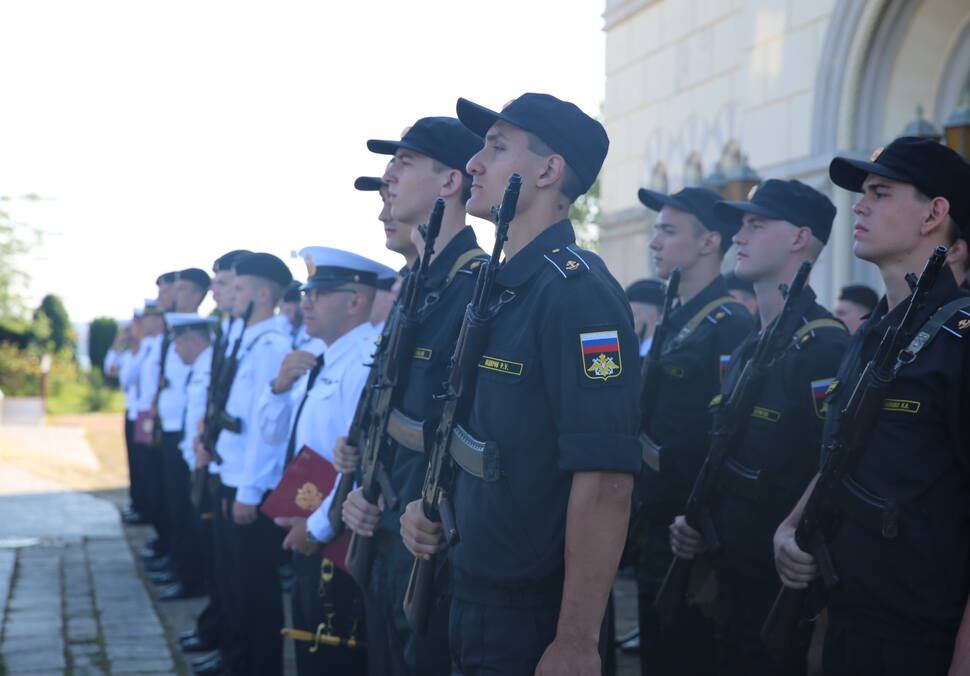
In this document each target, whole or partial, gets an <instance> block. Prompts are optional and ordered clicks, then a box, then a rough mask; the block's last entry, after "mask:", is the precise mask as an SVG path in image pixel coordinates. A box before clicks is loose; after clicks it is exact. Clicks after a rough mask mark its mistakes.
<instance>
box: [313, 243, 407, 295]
mask: <svg viewBox="0 0 970 676" xmlns="http://www.w3.org/2000/svg"><path fill="white" fill-rule="evenodd" d="M300 257H301V258H302V259H303V261H304V262H305V263H306V269H307V281H306V284H304V285H303V286H302V287H301V288H302V289H332V288H334V287H337V286H340V285H342V284H349V283H357V284H366V285H368V286H373V287H378V288H385V285H386V283H387V281H388V280H390V281H391V282H392V283H393V280H394V278H395V277H396V276H397V272H395V271H394V270H393V269H392V268H389V267H388V266H386V265H384V264H382V263H378V262H377V261H374V260H371V259H370V258H366V257H364V256H361V255H359V254H355V253H352V252H350V251H344V250H343V249H334V248H331V247H328V246H307V247H304V248H302V249H300Z"/></svg>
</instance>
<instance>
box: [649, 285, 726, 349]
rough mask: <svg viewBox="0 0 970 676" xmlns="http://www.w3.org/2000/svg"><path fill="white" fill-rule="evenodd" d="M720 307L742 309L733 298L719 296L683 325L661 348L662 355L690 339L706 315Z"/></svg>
mask: <svg viewBox="0 0 970 676" xmlns="http://www.w3.org/2000/svg"><path fill="white" fill-rule="evenodd" d="M721 305H725V306H726V305H737V306H739V307H744V306H743V305H741V303H739V302H738V301H737V300H736V299H735V298H734V296H721V297H720V298H715V299H714V300H712V301H711V302H710V303H708V304H707V305H705V306H704V307H702V308H701V309H700V310H698V311H697V313H696V314H695V315H694V316H693V317H691V318H690V320H689V321H688V322H687V323H686V324H684V328H682V329H681V330H680V331H678V332H677V335H675V336H674V337H673V338H671V339H670V342H669V343H667V344H666V345H664V346H663V352H664V353H667V352H671V351H673V350H676V349H677V348H678V347H680V346H681V345H682V344H683V342H684V341H685V340H687V339H688V338H690V336H691V334H693V333H694V331H696V330H697V327H699V326H700V325H701V322H703V321H704V320H705V319H706V318H707V317H708V315H710V314H711V312H713V311H714V310H715V309H716V308H717V307H719V306H721ZM724 310H725V311H726V312H727V313H728V314H731V311H730V310H728V309H727V308H726V307H725V308H724Z"/></svg>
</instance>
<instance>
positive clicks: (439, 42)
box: [0, 0, 605, 321]
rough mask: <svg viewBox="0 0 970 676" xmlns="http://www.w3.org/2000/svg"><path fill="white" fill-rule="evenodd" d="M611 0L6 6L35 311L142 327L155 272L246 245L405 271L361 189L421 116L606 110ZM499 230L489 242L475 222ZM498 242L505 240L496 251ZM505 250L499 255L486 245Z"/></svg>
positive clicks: (8, 147) (3, 111)
mask: <svg viewBox="0 0 970 676" xmlns="http://www.w3.org/2000/svg"><path fill="white" fill-rule="evenodd" d="M602 11H603V2H602V1H601V0H491V1H490V2H488V3H472V2H462V1H460V0H411V1H410V2H405V1H402V0H370V1H363V0H358V1H356V2H324V1H323V0H317V1H315V2H309V1H306V2H301V1H296V0H273V1H272V2H270V1H269V0H264V1H262V2H255V1H244V0H236V1H233V2H221V1H209V0H192V1H191V2H183V1H181V0H166V1H164V2H161V1H148V0H143V1H140V0H118V1H114V2H110V1H106V0H87V1H85V2H76V1H75V0H64V1H61V2H53V1H45V0H5V1H4V2H3V3H0V195H5V196H13V197H16V196H19V195H24V194H30V193H34V194H37V195H40V196H41V197H42V198H43V199H41V200H39V201H35V202H29V201H23V200H16V199H15V200H12V201H9V202H5V203H4V204H3V208H5V209H6V210H7V211H8V212H9V213H10V214H11V216H12V217H13V218H14V219H15V220H18V221H21V222H25V223H28V224H29V225H31V226H34V227H37V228H40V229H41V230H43V231H44V232H45V237H44V244H43V245H42V246H41V247H39V248H38V249H36V250H35V251H33V252H32V253H31V254H30V255H29V256H28V257H26V258H25V259H24V260H23V261H22V262H21V263H22V267H23V268H24V269H25V270H26V271H27V272H28V273H30V274H31V276H32V281H31V284H30V288H29V292H28V298H29V300H30V302H31V304H32V305H33V304H36V303H37V301H39V299H40V298H41V297H42V296H43V295H44V294H46V293H56V294H58V295H60V296H61V297H62V298H63V299H64V302H65V304H66V306H67V309H68V312H69V313H70V315H71V318H72V319H73V320H80V321H87V320H90V319H91V318H93V317H96V316H113V317H119V318H120V317H127V316H130V313H131V310H132V308H133V307H135V306H136V305H140V304H141V302H142V300H143V299H144V298H146V297H151V296H154V292H155V287H154V280H155V277H156V276H157V275H158V274H159V273H161V272H164V271H167V270H176V269H181V268H186V267H200V268H203V269H205V270H207V271H208V270H210V269H211V265H212V261H213V260H214V259H215V258H216V257H218V256H219V255H221V254H223V253H225V252H226V251H228V250H230V249H235V248H248V249H252V250H256V251H268V252H270V253H274V254H276V255H277V256H280V257H281V258H283V259H284V260H285V261H287V262H288V263H289V264H290V265H291V268H292V269H293V272H294V274H295V275H296V276H298V277H305V274H306V270H305V268H304V267H303V265H302V263H301V262H300V261H299V260H296V259H292V258H291V252H294V251H296V250H298V249H300V248H302V247H303V246H310V245H321V246H333V247H338V248H343V249H349V250H352V251H355V252H358V253H360V254H363V255H365V256H369V257H372V258H374V259H376V260H379V261H381V262H383V263H386V264H388V265H391V266H393V267H400V265H401V263H402V259H401V258H400V257H399V256H397V255H396V254H393V253H391V252H389V251H387V250H386V249H385V248H384V237H383V231H382V229H381V228H380V225H379V222H378V221H377V214H378V212H379V211H380V199H379V197H378V196H377V195H376V194H375V193H362V192H358V191H356V190H354V188H353V180H354V178H355V177H357V176H360V175H380V174H381V173H382V171H383V168H384V164H385V161H386V158H385V157H384V156H379V155H374V154H372V153H370V152H368V151H367V149H366V147H365V142H366V140H367V139H368V138H388V139H396V138H399V137H400V134H401V132H402V130H403V129H404V128H405V127H406V126H408V125H410V124H412V123H413V122H414V121H415V120H416V119H418V118H420V117H425V116H429V115H454V110H455V100H456V99H457V98H458V97H459V96H463V97H465V98H468V99H471V100H472V101H475V102H478V103H481V104H483V105H486V106H488V107H491V108H501V107H502V105H504V104H505V103H506V102H507V101H509V100H510V99H512V98H514V97H516V96H518V95H519V94H521V93H523V92H526V91H539V92H548V93H551V94H554V95H556V96H559V97H560V98H563V99H567V100H570V101H573V102H574V103H576V104H577V105H579V106H580V107H581V108H583V109H584V110H586V111H587V112H589V113H591V114H594V115H595V114H596V113H597V112H598V110H599V106H600V102H601V101H602V97H603V88H604V81H605V76H604V49H605V47H604V44H605V43H604V34H603V32H602V23H603V22H602V18H601V14H602ZM476 230H477V231H478V232H479V233H480V237H482V235H485V236H488V234H489V233H490V230H488V228H487V227H486V226H484V224H480V225H479V226H478V227H476ZM490 244H491V241H490V240H488V245H490ZM488 245H487V246H486V247H485V248H486V249H487V248H488Z"/></svg>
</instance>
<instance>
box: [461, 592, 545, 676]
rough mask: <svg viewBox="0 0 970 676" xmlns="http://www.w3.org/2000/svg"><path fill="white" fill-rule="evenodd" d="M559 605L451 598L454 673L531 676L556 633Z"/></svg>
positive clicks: (462, 674) (488, 675)
mask: <svg viewBox="0 0 970 676" xmlns="http://www.w3.org/2000/svg"><path fill="white" fill-rule="evenodd" d="M558 619H559V608H557V607H556V608H546V609H534V608H507V607H500V606H489V605H484V604H481V603H472V602H469V601H462V600H459V599H452V601H451V616H450V621H449V624H448V635H449V640H450V642H451V652H452V660H453V665H454V667H453V669H454V670H453V672H452V673H453V674H455V676H499V675H501V676H532V675H533V674H534V673H535V669H536V666H537V665H538V664H539V660H540V659H542V654H543V653H544V652H545V650H546V648H547V647H548V646H549V644H550V643H552V640H553V639H554V638H555V637H556V621H557V620H558Z"/></svg>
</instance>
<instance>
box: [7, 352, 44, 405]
mask: <svg viewBox="0 0 970 676" xmlns="http://www.w3.org/2000/svg"><path fill="white" fill-rule="evenodd" d="M0 391H2V392H3V394H4V395H5V396H8V397H37V396H40V356H39V355H36V354H33V353H31V352H30V351H28V350H22V349H20V348H19V347H17V346H16V345H14V344H13V343H0Z"/></svg>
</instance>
